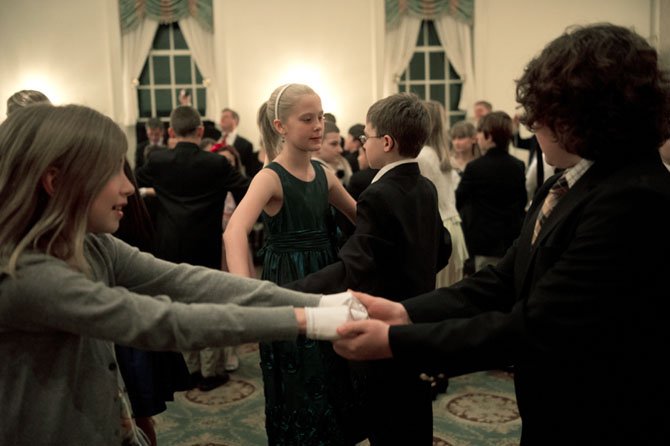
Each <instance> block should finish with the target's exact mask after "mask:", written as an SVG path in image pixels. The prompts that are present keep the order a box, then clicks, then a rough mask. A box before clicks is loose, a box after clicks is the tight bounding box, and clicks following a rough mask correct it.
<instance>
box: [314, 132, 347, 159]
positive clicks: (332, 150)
mask: <svg viewBox="0 0 670 446" xmlns="http://www.w3.org/2000/svg"><path fill="white" fill-rule="evenodd" d="M341 154H342V146H341V145H340V133H339V132H330V133H326V134H325V135H324V137H323V143H322V145H321V150H320V151H319V155H320V157H321V159H323V160H324V161H326V162H331V161H335V160H336V159H337V157H338V155H341Z"/></svg>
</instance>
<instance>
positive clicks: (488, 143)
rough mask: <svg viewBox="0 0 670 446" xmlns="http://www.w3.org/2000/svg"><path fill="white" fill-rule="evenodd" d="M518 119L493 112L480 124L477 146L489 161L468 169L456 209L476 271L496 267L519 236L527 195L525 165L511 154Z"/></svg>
mask: <svg viewBox="0 0 670 446" xmlns="http://www.w3.org/2000/svg"><path fill="white" fill-rule="evenodd" d="M511 139H512V119H511V118H510V117H509V116H508V115H507V113H505V112H500V111H496V112H491V113H488V114H487V115H485V116H482V118H481V119H480V120H479V124H478V127H477V144H478V145H479V148H480V149H481V151H482V152H483V153H484V155H483V156H481V157H479V158H477V159H475V160H473V161H471V162H469V163H468V165H467V166H466V167H465V170H464V171H463V176H462V177H461V181H460V182H459V183H458V188H457V189H456V207H457V208H458V212H459V214H460V215H461V219H462V220H463V223H462V226H463V234H464V235H465V242H466V244H467V246H468V252H469V254H470V258H471V259H474V266H475V271H477V270H480V269H481V268H482V267H484V266H485V265H495V264H496V263H497V262H498V261H499V260H500V258H502V256H503V255H504V254H505V251H507V249H508V248H509V247H510V246H512V242H513V241H514V239H516V238H517V237H518V236H519V231H521V223H522V222H523V217H524V208H525V206H526V201H527V198H526V197H527V195H526V186H525V176H524V165H523V162H521V161H520V160H518V159H516V158H514V157H513V156H512V155H510V154H509V143H510V140H511Z"/></svg>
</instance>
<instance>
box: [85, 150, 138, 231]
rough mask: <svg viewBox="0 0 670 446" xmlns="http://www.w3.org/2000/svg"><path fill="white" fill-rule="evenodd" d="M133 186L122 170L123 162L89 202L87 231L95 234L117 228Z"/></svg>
mask: <svg viewBox="0 0 670 446" xmlns="http://www.w3.org/2000/svg"><path fill="white" fill-rule="evenodd" d="M134 192H135V188H134V187H133V184H132V183H131V182H130V180H129V179H128V178H127V177H126V174H125V173H124V172H123V162H121V163H120V165H119V168H118V169H117V171H116V173H114V175H112V177H111V178H110V179H109V180H108V181H107V184H105V186H104V187H103V188H102V190H101V191H100V192H99V193H98V195H97V196H96V197H95V199H94V200H93V203H92V204H91V209H90V210H89V212H88V226H87V231H88V232H92V233H95V234H103V233H109V234H111V233H114V232H116V230H117V229H119V222H120V221H121V218H122V217H123V207H124V206H125V205H126V204H128V196H129V195H132V194H133V193H134Z"/></svg>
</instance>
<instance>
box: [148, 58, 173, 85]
mask: <svg viewBox="0 0 670 446" xmlns="http://www.w3.org/2000/svg"><path fill="white" fill-rule="evenodd" d="M152 57H153V61H154V84H159V85H160V84H170V83H171V81H170V57H169V56H152Z"/></svg>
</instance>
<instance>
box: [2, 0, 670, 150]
mask: <svg viewBox="0 0 670 446" xmlns="http://www.w3.org/2000/svg"><path fill="white" fill-rule="evenodd" d="M658 5H660V6H662V7H659V6H658ZM475 8H476V10H475V14H476V15H475V27H474V30H475V31H474V38H475V41H474V53H475V71H476V76H477V82H476V90H477V94H478V96H479V97H480V98H485V99H489V100H491V102H493V104H494V106H495V107H496V108H498V109H502V110H505V111H507V112H509V113H513V112H514V107H515V103H514V79H515V78H517V77H518V76H519V75H520V73H521V72H522V70H523V67H524V65H525V63H526V62H527V61H528V60H529V59H530V58H531V57H532V56H533V55H535V54H537V52H539V51H540V50H541V49H542V47H543V46H544V45H545V44H546V43H547V42H548V41H550V40H551V39H553V38H554V37H556V36H558V35H559V34H560V33H561V32H562V31H563V30H564V29H565V27H566V26H568V25H571V24H575V23H580V24H584V23H589V22H597V21H611V22H614V23H617V24H621V25H626V26H633V27H634V28H635V29H636V30H637V31H638V32H639V33H640V34H642V35H643V36H645V37H649V36H650V33H652V32H653V34H655V35H658V36H660V41H661V42H665V47H666V48H667V39H668V36H669V35H670V31H669V30H668V26H669V25H670V24H669V23H668V18H667V17H665V18H663V17H660V18H659V17H655V15H658V14H659V13H660V11H665V12H667V11H668V0H563V1H560V2H556V1H554V0H551V1H539V0H505V1H500V0H477V1H476V2H475ZM383 11H384V2H383V0H338V1H337V2H333V1H332V0H287V1H281V2H280V1H267V0H226V1H223V0H215V1H214V16H215V17H214V24H215V29H216V31H215V57H216V64H217V71H218V72H219V73H220V74H219V78H218V80H217V85H218V88H219V92H220V102H221V104H222V105H223V106H230V107H232V108H234V109H236V110H238V111H239V112H240V114H241V116H242V122H241V129H240V132H241V133H242V134H244V135H246V136H248V137H249V138H250V139H251V140H252V141H253V142H254V143H256V142H257V140H258V131H257V130H256V126H255V124H254V120H255V115H256V111H257V109H258V106H259V105H260V103H261V101H263V100H265V99H266V98H267V97H268V96H269V95H270V93H271V91H272V89H273V88H275V87H276V86H278V85H280V84H282V83H284V82H288V81H302V82H307V83H309V84H311V85H312V86H313V87H314V88H315V89H316V90H317V92H319V93H320V94H321V96H322V99H323V103H324V108H325V109H326V111H330V112H332V113H334V114H335V115H336V116H337V118H338V121H339V123H340V127H341V128H343V129H345V130H346V129H347V128H348V127H349V126H350V125H351V124H353V123H355V122H357V121H362V120H363V119H364V118H365V112H366V111H367V108H368V107H369V105H370V104H371V103H372V102H374V101H375V100H376V99H378V98H379V96H380V94H381V85H380V83H381V67H382V57H383V36H384V23H383V20H384V18H383ZM663 14H664V13H663ZM666 16H667V14H666ZM653 24H657V25H656V26H655V27H654V29H653V30H652V29H651V28H652V26H654V25H653ZM656 28H660V30H656ZM656 39H657V41H656V42H657V43H658V39H659V37H656ZM0 48H1V49H2V50H1V51H0V119H2V118H4V114H5V101H6V98H8V97H9V96H10V95H11V94H12V93H14V92H15V91H17V90H19V89H22V88H36V89H41V90H43V91H44V92H45V93H47V94H48V95H49V96H50V97H51V98H52V99H53V100H54V102H56V103H72V102H75V103H82V104H86V105H89V106H91V107H93V108H95V109H97V110H99V111H101V112H103V113H105V114H108V115H110V116H112V117H113V118H114V119H116V120H118V116H119V111H120V109H121V107H120V98H121V96H120V36H119V27H118V7H117V1H116V0H62V1H59V2H50V1H42V0H21V1H15V0H0ZM666 51H667V50H666ZM211 118H214V119H215V120H218V116H213V117H211ZM129 130H130V129H129ZM128 133H129V136H131V139H132V140H131V141H130V147H131V150H132V149H133V148H134V135H132V132H130V131H129V132H128ZM131 155H132V154H131Z"/></svg>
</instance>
